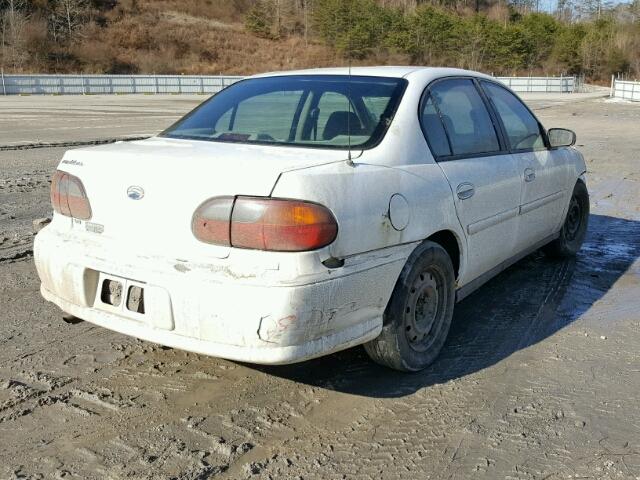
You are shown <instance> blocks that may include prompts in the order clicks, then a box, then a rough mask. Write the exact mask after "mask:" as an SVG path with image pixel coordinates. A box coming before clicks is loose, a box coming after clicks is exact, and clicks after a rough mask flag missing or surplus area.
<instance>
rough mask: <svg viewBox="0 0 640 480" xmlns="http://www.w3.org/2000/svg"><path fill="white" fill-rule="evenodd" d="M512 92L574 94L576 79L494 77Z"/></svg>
mask: <svg viewBox="0 0 640 480" xmlns="http://www.w3.org/2000/svg"><path fill="white" fill-rule="evenodd" d="M496 80H499V81H501V82H502V83H504V84H505V85H507V86H508V87H509V88H511V89H512V90H513V91H514V92H521V93H522V92H549V93H552V92H553V93H574V92H577V91H578V85H579V81H578V77H562V76H561V77H496Z"/></svg>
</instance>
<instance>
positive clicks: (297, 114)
mask: <svg viewBox="0 0 640 480" xmlns="http://www.w3.org/2000/svg"><path fill="white" fill-rule="evenodd" d="M574 143H575V134H574V133H573V132H571V131H570V130H565V129H559V128H554V129H550V130H546V129H544V128H543V126H542V124H541V123H540V121H539V120H538V119H537V118H536V116H535V115H534V114H533V113H532V112H531V110H530V109H529V108H527V106H526V105H525V104H524V103H523V102H522V101H521V100H520V99H519V98H518V96H516V95H515V94H514V93H513V92H512V91H510V90H509V89H508V88H506V87H505V86H504V85H503V84H501V83H500V82H498V81H496V80H495V79H494V78H492V77H490V76H486V75H483V74H480V73H475V72H469V71H465V70H457V69H446V68H419V67H376V68H369V67H366V68H365V67H362V68H354V69H353V70H347V69H323V70H309V71H300V72H289V73H275V74H267V75H258V76H255V77H251V78H248V79H246V80H243V81H240V82H238V83H236V84H234V85H232V86H230V87H228V88H226V89H225V90H223V91H222V92H220V93H218V94H217V95H215V96H213V97H212V98H210V99H209V100H207V101H206V102H204V103H203V104H202V105H200V106H199V107H198V108H196V109H195V110H193V111H192V112H191V113H189V114H188V115H186V116H185V117H184V118H182V119H181V120H179V121H178V122H177V123H175V124H174V125H173V126H171V127H170V128H168V129H167V130H166V131H164V132H162V133H161V134H159V135H158V136H156V137H153V138H150V139H147V140H142V141H134V142H126V143H124V142H121V143H115V144H111V145H105V146H99V147H91V148H82V149H78V150H72V151H69V152H67V153H66V154H65V155H64V158H63V159H62V161H61V162H60V165H59V167H58V170H57V171H56V173H55V175H54V177H53V181H52V185H51V201H52V203H53V208H54V211H55V213H54V216H53V220H52V222H51V224H50V225H49V226H47V227H46V228H44V229H43V230H42V231H41V232H40V233H39V234H38V235H37V237H36V240H35V262H36V266H37V269H38V273H39V276H40V279H41V282H42V285H41V292H42V295H43V296H44V298H45V299H47V300H49V301H52V302H54V303H55V304H56V305H58V306H59V307H60V308H61V309H62V310H63V311H64V312H65V313H66V314H67V315H70V316H73V317H77V318H79V319H83V320H87V321H89V322H92V323H95V324H97V325H101V326H103V327H106V328H109V329H113V330H116V331H118V332H122V333H124V334H127V335H133V336H135V337H138V338H141V339H145V340H149V341H152V342H157V343H160V344H164V345H168V346H172V347H176V348H181V349H185V350H190V351H193V352H199V353H203V354H207V355H214V356H218V357H224V358H228V359H232V360H240V361H247V362H254V363H264V364H283V363H292V362H298V361H302V360H305V359H309V358H312V357H317V356H321V355H325V354H328V353H331V352H335V351H338V350H342V349H345V348H349V347H352V346H354V345H358V344H364V348H365V349H366V351H367V352H368V353H369V355H370V356H371V358H372V359H373V360H375V361H376V362H379V363H381V364H383V365H386V366H389V367H392V368H395V369H398V370H403V371H417V370H420V369H423V368H425V367H426V366H427V365H429V364H430V363H431V362H432V361H433V360H434V359H435V358H436V356H437V355H438V353H439V351H440V350H441V348H442V346H443V344H444V342H445V339H446V337H447V334H448V331H449V326H450V324H451V319H452V315H453V310H454V305H455V303H456V302H458V301H460V300H462V299H463V298H464V297H466V296H467V295H469V294H470V293H471V292H473V291H474V290H476V289H477V288H478V287H479V286H480V285H482V284H483V283H484V282H486V281H487V280H488V279H490V278H491V277H493V276H494V275H496V274H497V273H499V272H500V271H502V270H504V269H505V268H507V267H508V266H509V265H511V264H513V263H514V262H516V261H518V260H519V259H521V258H522V257H524V256H525V255H527V254H529V253H531V252H533V251H534V250H536V249H539V248H543V249H544V251H545V252H547V253H548V254H550V255H553V256H569V255H575V254H576V252H577V251H578V250H579V249H580V247H581V244H582V241H583V239H584V236H585V233H586V229H587V220H588V214H589V196H588V193H587V188H586V182H585V170H586V168H585V163H584V160H583V158H582V155H581V154H580V153H579V152H577V151H576V150H575V149H573V148H572V145H573V144H574Z"/></svg>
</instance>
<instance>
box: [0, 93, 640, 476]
mask: <svg viewBox="0 0 640 480" xmlns="http://www.w3.org/2000/svg"><path fill="white" fill-rule="evenodd" d="M29 101H32V102H33V105H34V109H37V108H36V107H37V105H38V103H37V98H34V99H33V100H29ZM73 101H74V102H80V103H82V102H87V103H89V102H92V101H95V100H93V99H84V100H82V99H80V100H73ZM126 101H127V100H125V99H124V97H121V99H120V102H124V103H126ZM87 103H84V104H82V108H84V109H85V110H87V109H88V110H91V108H90V107H87ZM26 105H27V106H28V105H29V104H26ZM158 105H160V106H158ZM531 105H532V106H533V107H534V108H535V109H536V110H537V113H538V114H539V115H540V117H541V119H542V120H543V122H544V123H545V124H546V125H547V126H548V127H552V126H567V127H570V128H573V129H575V130H576V131H577V133H578V139H579V140H578V142H579V145H580V149H581V150H582V151H583V152H584V154H585V157H586V159H587V161H588V167H589V188H590V190H591V194H592V216H591V220H590V222H591V224H590V230H589V235H588V238H587V241H586V244H585V246H584V248H583V250H582V252H581V253H580V254H579V256H578V257H577V259H575V260H567V261H552V260H549V259H547V258H545V257H544V256H543V255H541V254H538V253H536V254H533V255H531V256H529V257H527V258H526V259H524V260H523V261H522V262H520V263H519V264H517V265H515V266H514V267H512V268H510V269H509V270H507V271H506V272H504V273H503V274H501V275H500V276H499V277H497V278H496V279H494V280H492V281H491V282H490V283H489V284H487V285H486V286H485V287H483V288H482V289H481V290H479V291H478V292H476V293H475V294H474V295H472V296H471V297H469V298H468V299H466V300H465V301H464V302H462V303H461V304H459V305H458V308H457V310H456V314H455V318H454V323H453V327H452V332H451V335H450V338H449V340H448V342H447V344H446V346H445V348H444V351H443V353H442V355H441V357H440V358H439V360H438V361H437V362H436V363H435V364H434V365H433V366H431V367H430V368H429V369H428V370H426V371H424V372H422V373H418V374H413V375H406V374H400V373H397V372H393V371H390V370H386V369H384V368H382V367H378V366H376V365H374V364H372V363H371V362H369V360H368V359H367V357H366V356H365V354H364V352H363V350H362V348H354V349H351V350H348V351H345V352H341V353H339V354H335V355H331V356H329V357H325V358H321V359H318V360H314V361H310V362H306V363H302V364H298V365H293V366H286V367H257V366H252V365H244V364H239V363H234V362H230V361H225V360H219V359H216V358H210V357H205V356H201V355H195V354H190V353H185V352H182V351H179V350H171V349H165V348H163V347H161V346H158V345H154V344H150V343H147V342H142V341H138V340H135V339H132V338H128V337H125V336H123V335H120V334H117V333H113V332H110V331H108V330H105V329H102V328H99V327H94V326H92V325H91V324H88V323H82V324H79V325H68V324H66V323H63V322H62V320H61V316H60V312H59V311H58V310H57V308H56V307H54V306H53V305H51V304H48V303H46V302H45V301H44V300H43V299H42V298H41V297H40V294H39V291H38V288H39V282H38V278H37V275H36V272H35V269H34V266H33V259H32V253H31V245H32V235H31V222H32V221H33V219H35V218H39V217H44V216H47V215H48V214H49V212H50V207H49V201H48V189H49V178H50V175H51V172H52V170H53V169H54V168H55V165H56V163H57V161H58V159H59V158H60V156H61V155H62V153H63V149H60V148H39V149H29V150H6V151H0V478H64V479H75V478H100V479H102V478H110V479H121V478H145V479H146V478H151V479H156V478H158V479H164V478H176V479H205V478H233V479H236V478H305V479H307V478H363V479H380V478H385V479H387V478H389V479H396V478H398V479H399V478H406V479H427V478H432V479H466V478H477V479H498V478H509V479H516V478H517V479H540V480H542V479H561V478H562V479H565V478H566V479H569V478H572V479H576V478H581V479H586V478H594V479H595V478H599V479H600V478H602V479H634V480H637V479H640V353H639V351H640V261H639V259H638V257H639V256H640V104H635V105H634V104H624V103H611V102H605V101H604V100H602V99H588V98H586V99H579V101H576V98H575V97H574V98H566V99H565V98H561V99H558V100H557V101H556V100H554V101H548V100H544V99H540V98H536V99H532V100H531ZM24 106H25V103H24V102H23V103H22V104H21V108H22V107H24ZM125 106H126V105H125ZM188 106H189V105H188V102H185V104H184V106H183V107H184V109H186V108H188ZM2 108H3V106H2V104H0V110H2ZM154 108H159V109H160V113H159V115H166V119H165V120H166V121H167V124H168V123H170V119H171V118H173V116H175V115H176V114H177V113H179V110H180V109H176V110H175V111H174V110H171V111H166V112H164V113H163V111H162V106H161V104H155V106H154ZM27 110H28V109H26V110H24V111H27ZM21 111H23V110H19V109H18V110H14V111H13V113H12V115H13V117H12V118H13V121H12V122H8V121H6V120H7V119H6V117H5V124H7V125H8V124H11V125H12V128H15V130H16V131H21V129H20V128H19V125H20V122H23V123H24V124H25V125H33V123H32V122H34V121H37V119H36V120H34V118H33V115H32V114H29V115H26V114H25V115H26V117H25V116H24V115H22V114H21V113H20V112H21ZM60 115H64V111H63V110H61V113H60ZM113 118H114V116H113V115H108V116H105V118H104V127H103V128H98V130H97V131H98V132H99V133H100V136H102V137H109V136H110V135H111V133H109V131H108V130H109V128H110V127H111V125H112V123H113ZM140 118H144V115H141V117H140ZM41 120H42V119H41ZM42 121H43V122H44V123H46V124H47V125H50V126H52V127H53V126H55V125H56V122H57V124H59V125H61V126H65V127H69V125H72V123H69V122H68V121H66V120H65V118H64V116H62V117H58V118H57V119H56V121H55V122H53V123H51V122H50V121H46V119H45V120H42ZM157 121H158V122H160V121H159V120H157ZM160 123H161V122H160ZM99 126H100V124H99V122H98V123H97V124H93V125H92V128H97V127H99ZM158 128H160V127H158ZM67 131H69V130H67ZM47 132H50V131H49V130H47ZM72 132H73V135H76V133H78V132H77V131H75V130H72ZM117 133H120V132H117ZM4 135H5V136H7V135H6V130H5V133H4ZM47 135H49V137H48V139H50V138H53V139H56V140H58V139H64V138H65V133H64V131H62V130H61V133H60V134H59V135H51V134H50V133H49V134H47ZM16 138H17V140H16V141H15V142H10V141H9V142H5V144H7V143H13V144H14V145H15V144H16V142H22V143H24V142H26V141H27V140H28V139H26V137H24V138H22V137H16ZM74 138H78V137H77V135H76V136H75V137H74ZM5 140H6V139H5ZM9 140H11V139H10V138H9ZM0 143H1V142H0Z"/></svg>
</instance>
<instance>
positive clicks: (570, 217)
mask: <svg viewBox="0 0 640 480" xmlns="http://www.w3.org/2000/svg"><path fill="white" fill-rule="evenodd" d="M588 226H589V192H588V191H587V186H586V185H585V184H584V182H582V181H581V180H578V182H577V183H576V186H575V187H573V195H571V201H570V202H569V208H568V209H567V216H566V217H565V219H564V223H563V224H562V229H561V230H560V236H559V237H558V238H556V239H555V240H553V241H552V242H550V243H548V244H547V245H545V246H544V247H542V250H543V251H544V252H545V253H546V254H547V255H549V256H550V257H557V258H564V257H573V256H575V255H576V254H577V253H578V252H579V251H580V248H581V247H582V242H583V241H584V237H585V236H586V235H587V228H588Z"/></svg>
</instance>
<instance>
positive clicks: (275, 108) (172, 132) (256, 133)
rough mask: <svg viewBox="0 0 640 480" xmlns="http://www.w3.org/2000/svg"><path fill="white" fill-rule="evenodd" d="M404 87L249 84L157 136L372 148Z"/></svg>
mask: <svg viewBox="0 0 640 480" xmlns="http://www.w3.org/2000/svg"><path fill="white" fill-rule="evenodd" d="M406 85H407V82H406V80H404V79H401V78H386V77H365V76H351V77H349V76H347V75H295V76H293V75H292V76H277V77H264V78H255V79H248V80H244V81H241V82H238V83H236V84H234V85H232V86H230V87H229V88H227V89H225V90H223V91H222V92H220V93H218V94H217V95H215V96H213V97H212V98H211V99H209V100H208V101H206V102H205V103H204V104H202V105H201V106H200V107H198V108H197V109H195V110H194V111H193V112H191V113H190V114H188V115H187V116H185V117H184V118H183V119H181V120H179V121H178V122H177V123H176V124H175V125H173V126H172V127H170V128H169V129H167V130H166V131H164V132H163V133H162V134H161V136H163V137H169V138H187V139H194V140H206V141H212V142H235V143H244V144H251V143H257V144H276V145H291V146H311V147H322V148H341V149H345V148H347V147H348V146H349V145H351V146H352V147H354V148H363V149H364V148H370V147H372V146H374V145H376V144H377V143H378V142H379V141H380V140H381V139H382V137H383V136H384V134H385V132H386V130H387V128H388V126H389V125H390V123H391V121H392V119H393V116H394V115H395V112H396V109H397V107H398V105H399V103H400V99H401V98H402V94H403V93H404V90H405V88H406Z"/></svg>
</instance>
